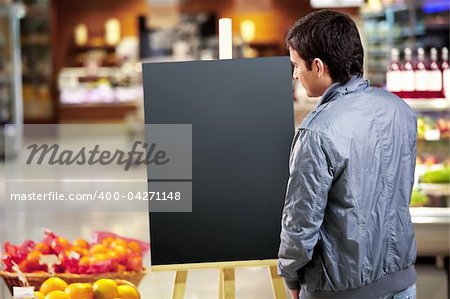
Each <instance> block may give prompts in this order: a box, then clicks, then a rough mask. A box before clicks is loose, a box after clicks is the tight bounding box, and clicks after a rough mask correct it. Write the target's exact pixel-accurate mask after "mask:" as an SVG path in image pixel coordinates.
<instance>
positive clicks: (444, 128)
mask: <svg viewBox="0 0 450 299" xmlns="http://www.w3.org/2000/svg"><path fill="white" fill-rule="evenodd" d="M429 131H436V132H439V138H438V139H445V140H448V139H450V120H449V119H446V118H443V117H442V118H438V119H434V118H432V117H429V116H419V117H418V118H417V138H418V139H419V140H427V139H428V136H429V135H428V134H427V132H429ZM433 135H435V134H433Z"/></svg>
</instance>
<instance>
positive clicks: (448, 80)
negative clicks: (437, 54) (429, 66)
mask: <svg viewBox="0 0 450 299" xmlns="http://www.w3.org/2000/svg"><path fill="white" fill-rule="evenodd" d="M440 69H441V71H442V82H443V84H442V89H443V91H444V95H445V97H446V98H447V99H448V100H450V66H449V64H448V49H447V48H446V47H444V48H442V62H441V65H440Z"/></svg>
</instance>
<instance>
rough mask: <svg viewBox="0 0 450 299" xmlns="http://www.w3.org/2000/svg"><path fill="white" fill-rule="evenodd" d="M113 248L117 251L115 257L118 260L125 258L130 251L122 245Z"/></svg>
mask: <svg viewBox="0 0 450 299" xmlns="http://www.w3.org/2000/svg"><path fill="white" fill-rule="evenodd" d="M113 250H114V251H115V252H116V253H117V259H119V260H123V259H126V258H127V257H128V254H129V253H130V251H131V250H130V249H128V247H126V246H122V245H117V246H115V247H114V249H113Z"/></svg>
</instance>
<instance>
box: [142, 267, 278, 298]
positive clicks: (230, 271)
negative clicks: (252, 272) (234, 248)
mask: <svg viewBox="0 0 450 299" xmlns="http://www.w3.org/2000/svg"><path fill="white" fill-rule="evenodd" d="M246 267H267V268H268V271H269V278H270V281H271V282H272V291H273V297H274V298H275V299H285V298H286V290H285V287H284V283H283V280H282V279H281V277H280V276H278V274H277V260H254V261H236V262H215V263H198V264H178V265H162V266H152V267H151V268H152V271H175V272H176V274H175V281H174V286H173V290H172V299H183V298H184V294H185V291H186V281H187V274H188V271H189V270H201V269H218V270H219V296H218V297H219V299H234V298H235V297H236V288H235V275H234V269H236V268H246Z"/></svg>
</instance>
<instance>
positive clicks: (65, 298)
mask: <svg viewBox="0 0 450 299" xmlns="http://www.w3.org/2000/svg"><path fill="white" fill-rule="evenodd" d="M44 299H71V298H70V296H69V295H67V294H66V293H64V292H63V291H52V292H50V293H48V294H47V295H46V296H45V297H44Z"/></svg>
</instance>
